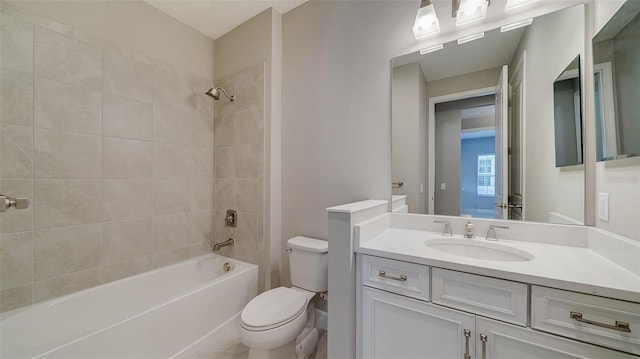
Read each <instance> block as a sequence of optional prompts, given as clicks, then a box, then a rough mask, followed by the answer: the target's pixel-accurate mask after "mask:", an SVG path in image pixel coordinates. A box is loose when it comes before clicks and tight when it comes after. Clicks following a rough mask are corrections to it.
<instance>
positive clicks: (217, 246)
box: [213, 238, 235, 252]
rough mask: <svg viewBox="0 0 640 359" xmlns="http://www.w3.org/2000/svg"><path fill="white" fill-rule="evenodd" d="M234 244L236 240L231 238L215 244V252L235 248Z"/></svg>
mask: <svg viewBox="0 0 640 359" xmlns="http://www.w3.org/2000/svg"><path fill="white" fill-rule="evenodd" d="M234 244H235V240H234V239H233V238H229V239H227V240H226V241H224V242H213V251H214V252H215V251H219V250H220V248H222V247H226V246H233V245H234Z"/></svg>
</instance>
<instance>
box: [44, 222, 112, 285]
mask: <svg viewBox="0 0 640 359" xmlns="http://www.w3.org/2000/svg"><path fill="white" fill-rule="evenodd" d="M33 247H34V253H33V267H34V279H35V280H36V281H38V280H43V279H47V278H52V277H57V276H60V275H63V274H68V273H74V272H78V271H81V270H86V269H90V268H95V267H99V266H100V265H102V226H101V225H99V224H93V225H88V226H77V227H67V228H60V229H51V230H44V231H35V232H33Z"/></svg>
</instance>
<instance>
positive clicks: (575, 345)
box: [476, 317, 637, 359]
mask: <svg viewBox="0 0 640 359" xmlns="http://www.w3.org/2000/svg"><path fill="white" fill-rule="evenodd" d="M476 332H477V335H476V345H477V348H476V353H477V355H476V359H514V358H517V359H541V358H553V359H578V358H580V359H604V358H607V359H631V358H634V357H633V356H632V355H630V354H623V353H620V352H617V351H614V350H610V349H604V348H601V347H597V346H594V345H591V344H586V343H581V342H577V341H573V340H570V339H565V338H561V337H558V336H555V335H550V334H545V333H541V332H537V331H535V330H532V329H529V328H522V327H518V326H515V325H511V324H506V323H502V322H497V321H494V320H490V319H485V318H481V317H477V318H476ZM636 358H637V357H636Z"/></svg>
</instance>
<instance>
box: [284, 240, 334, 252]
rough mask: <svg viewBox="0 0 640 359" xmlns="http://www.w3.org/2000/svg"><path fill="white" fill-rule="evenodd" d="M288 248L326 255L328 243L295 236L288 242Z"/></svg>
mask: <svg viewBox="0 0 640 359" xmlns="http://www.w3.org/2000/svg"><path fill="white" fill-rule="evenodd" d="M288 244H289V248H293V249H300V250H305V251H309V252H319V253H326V252H327V251H329V242H327V241H325V240H322V239H315V238H309V237H302V236H297V237H293V238H291V239H290V240H289V241H288Z"/></svg>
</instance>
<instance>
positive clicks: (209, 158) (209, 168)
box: [191, 147, 214, 178]
mask: <svg viewBox="0 0 640 359" xmlns="http://www.w3.org/2000/svg"><path fill="white" fill-rule="evenodd" d="M191 156H192V165H193V168H192V171H191V177H192V178H213V174H214V171H213V149H211V148H207V147H191Z"/></svg>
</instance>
